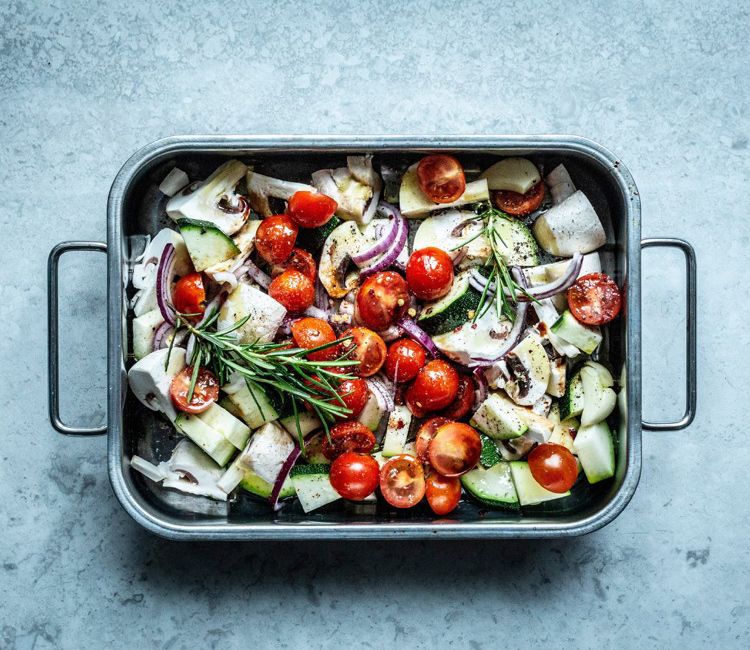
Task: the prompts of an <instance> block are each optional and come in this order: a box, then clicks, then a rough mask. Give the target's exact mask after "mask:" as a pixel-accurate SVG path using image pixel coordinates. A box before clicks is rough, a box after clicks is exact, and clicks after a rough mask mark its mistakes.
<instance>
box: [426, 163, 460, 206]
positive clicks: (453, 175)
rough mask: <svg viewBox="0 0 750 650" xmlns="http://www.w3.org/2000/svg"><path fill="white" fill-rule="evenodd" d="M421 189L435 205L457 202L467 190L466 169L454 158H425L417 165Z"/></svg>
mask: <svg viewBox="0 0 750 650" xmlns="http://www.w3.org/2000/svg"><path fill="white" fill-rule="evenodd" d="M417 179H418V180H419V187H420V189H421V190H422V192H424V194H425V195H426V196H427V198H428V199H430V200H431V201H434V202H435V203H450V202H451V201H456V200H457V199H458V198H460V196H461V195H462V194H463V193H464V190H465V189H466V176H465V175H464V168H463V166H462V165H461V163H460V162H458V160H456V159H455V158H454V157H453V156H446V155H445V154H435V155H432V156H425V157H424V158H422V160H420V161H419V164H418V165H417Z"/></svg>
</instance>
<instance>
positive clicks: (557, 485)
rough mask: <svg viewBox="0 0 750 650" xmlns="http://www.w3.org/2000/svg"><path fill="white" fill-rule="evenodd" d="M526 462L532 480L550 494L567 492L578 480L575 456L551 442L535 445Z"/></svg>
mask: <svg viewBox="0 0 750 650" xmlns="http://www.w3.org/2000/svg"><path fill="white" fill-rule="evenodd" d="M528 460H529V470H531V475H532V476H533V477H534V480H536V482H537V483H539V485H541V486H542V487H543V488H544V489H545V490H549V491H550V492H555V493H557V494H561V493H563V492H567V491H568V490H569V489H570V488H572V487H573V485H574V484H575V482H576V479H577V478H578V463H577V462H576V459H575V456H573V454H571V453H570V451H569V450H568V449H567V448H566V447H563V446H562V445H557V444H555V443H553V442H547V443H544V444H542V445H537V446H536V447H535V448H534V449H532V450H531V453H530V454H529V456H528Z"/></svg>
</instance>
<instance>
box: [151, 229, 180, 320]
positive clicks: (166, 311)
mask: <svg viewBox="0 0 750 650" xmlns="http://www.w3.org/2000/svg"><path fill="white" fill-rule="evenodd" d="M174 262H175V249H174V244H172V243H169V244H167V245H166V246H165V247H164V250H163V251H162V253H161V258H160V259H159V267H158V268H157V270H156V302H157V304H158V305H159V311H160V312H161V315H162V318H164V320H165V321H166V322H167V323H169V324H170V325H174V324H175V323H176V322H177V319H176V316H175V311H174V308H173V307H172V295H171V294H172V278H173V276H174Z"/></svg>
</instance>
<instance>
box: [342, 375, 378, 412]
mask: <svg viewBox="0 0 750 650" xmlns="http://www.w3.org/2000/svg"><path fill="white" fill-rule="evenodd" d="M337 392H338V395H339V397H340V398H341V399H343V400H344V404H346V408H348V409H349V410H350V411H351V414H350V415H349V417H352V418H356V417H357V416H358V415H359V414H360V413H361V412H362V409H363V408H365V404H367V398H368V396H369V395H370V389H369V388H368V387H367V382H366V381H365V380H364V379H344V381H342V382H341V383H340V384H339V386H338V391H337Z"/></svg>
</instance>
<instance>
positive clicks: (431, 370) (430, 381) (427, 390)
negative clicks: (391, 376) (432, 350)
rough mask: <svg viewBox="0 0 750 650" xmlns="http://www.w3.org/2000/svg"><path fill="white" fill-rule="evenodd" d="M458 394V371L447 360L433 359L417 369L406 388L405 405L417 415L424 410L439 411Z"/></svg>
mask: <svg viewBox="0 0 750 650" xmlns="http://www.w3.org/2000/svg"><path fill="white" fill-rule="evenodd" d="M457 394H458V373H457V372H456V369H455V368H454V367H453V366H452V365H451V364H449V363H448V362H447V361H443V360H442V359H433V360H432V361H430V362H429V363H428V364H427V365H426V366H425V367H424V368H422V369H421V370H420V371H419V374H418V375H417V378H416V379H415V380H414V383H413V384H412V385H411V386H409V388H408V389H407V390H406V405H407V406H408V407H409V409H410V410H411V411H412V413H414V415H416V416H417V417H422V416H423V414H424V413H425V412H427V413H429V412H430V411H439V410H440V409H444V408H445V407H446V406H448V405H449V404H450V403H451V402H452V401H453V400H454V399H456V395H457Z"/></svg>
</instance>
